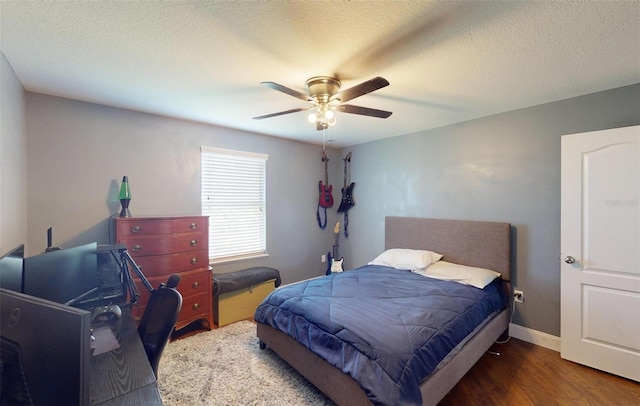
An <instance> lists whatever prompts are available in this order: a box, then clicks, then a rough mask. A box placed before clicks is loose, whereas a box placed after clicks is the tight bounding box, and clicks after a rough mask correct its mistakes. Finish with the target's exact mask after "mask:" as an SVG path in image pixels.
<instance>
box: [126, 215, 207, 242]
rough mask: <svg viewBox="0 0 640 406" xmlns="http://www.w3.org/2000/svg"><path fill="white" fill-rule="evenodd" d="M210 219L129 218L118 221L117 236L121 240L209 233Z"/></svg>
mask: <svg viewBox="0 0 640 406" xmlns="http://www.w3.org/2000/svg"><path fill="white" fill-rule="evenodd" d="M208 220H209V218H208V217H181V218H162V217H158V218H142V219H136V218H127V219H122V218H118V219H116V234H117V235H118V237H119V238H126V237H130V236H135V235H156V234H174V233H192V232H204V233H208V232H209V230H208V224H209V222H208Z"/></svg>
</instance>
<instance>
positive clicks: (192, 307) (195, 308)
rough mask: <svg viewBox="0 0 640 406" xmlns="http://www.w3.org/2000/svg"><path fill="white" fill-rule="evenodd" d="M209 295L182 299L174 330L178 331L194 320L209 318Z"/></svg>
mask: <svg viewBox="0 0 640 406" xmlns="http://www.w3.org/2000/svg"><path fill="white" fill-rule="evenodd" d="M211 311H212V310H211V293H209V294H206V293H203V294H200V295H197V296H189V297H183V298H182V310H180V316H179V317H178V321H177V322H176V329H180V328H182V327H184V326H186V325H187V324H189V323H191V322H192V321H194V320H198V319H203V318H207V317H209V315H210V314H211Z"/></svg>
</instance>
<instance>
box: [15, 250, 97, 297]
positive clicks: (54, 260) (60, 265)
mask: <svg viewBox="0 0 640 406" xmlns="http://www.w3.org/2000/svg"><path fill="white" fill-rule="evenodd" d="M97 275H98V257H97V244H96V243H91V244H85V245H81V246H78V247H73V248H67V249H62V250H56V251H50V252H46V253H44V254H40V255H35V256H32V257H27V258H25V259H24V279H23V283H24V284H23V287H22V288H23V290H22V291H23V292H24V293H26V294H27V295H31V296H36V297H39V298H43V299H47V300H51V301H53V302H57V303H63V304H64V303H67V302H69V301H72V300H75V299H76V298H78V297H80V296H82V295H84V294H86V293H88V292H91V291H92V290H93V289H95V288H96V287H97V283H98V278H97ZM77 304H78V306H77V307H81V303H77Z"/></svg>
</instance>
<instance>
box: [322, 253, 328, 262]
mask: <svg viewBox="0 0 640 406" xmlns="http://www.w3.org/2000/svg"><path fill="white" fill-rule="evenodd" d="M320 261H322V262H327V255H326V254H322V256H321V257H320Z"/></svg>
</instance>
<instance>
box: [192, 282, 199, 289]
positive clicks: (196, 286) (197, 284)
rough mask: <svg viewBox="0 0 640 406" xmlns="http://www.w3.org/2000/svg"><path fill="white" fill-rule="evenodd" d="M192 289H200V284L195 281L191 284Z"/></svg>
mask: <svg viewBox="0 0 640 406" xmlns="http://www.w3.org/2000/svg"><path fill="white" fill-rule="evenodd" d="M191 287H193V288H194V289H198V288H199V287H200V282H198V281H195V282H193V283H192V284H191Z"/></svg>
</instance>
